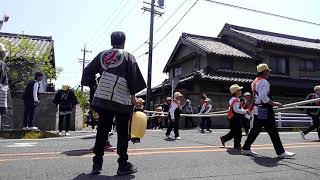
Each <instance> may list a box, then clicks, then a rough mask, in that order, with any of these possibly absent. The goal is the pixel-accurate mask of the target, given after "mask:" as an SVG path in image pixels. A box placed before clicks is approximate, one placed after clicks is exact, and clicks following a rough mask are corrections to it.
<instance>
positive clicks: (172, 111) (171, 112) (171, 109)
mask: <svg viewBox="0 0 320 180" xmlns="http://www.w3.org/2000/svg"><path fill="white" fill-rule="evenodd" d="M178 107H179V106H178V104H177V103H175V102H172V103H171V106H170V109H169V113H170V117H171V119H174V118H175V117H174V111H175V110H176V109H177V108H178Z"/></svg>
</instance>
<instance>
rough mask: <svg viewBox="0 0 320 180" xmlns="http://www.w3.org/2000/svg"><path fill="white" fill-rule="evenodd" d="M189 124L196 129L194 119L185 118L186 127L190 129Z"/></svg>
mask: <svg viewBox="0 0 320 180" xmlns="http://www.w3.org/2000/svg"><path fill="white" fill-rule="evenodd" d="M189 122H191V125H192V128H194V127H195V124H194V122H193V119H192V117H185V124H184V127H185V128H188V125H189Z"/></svg>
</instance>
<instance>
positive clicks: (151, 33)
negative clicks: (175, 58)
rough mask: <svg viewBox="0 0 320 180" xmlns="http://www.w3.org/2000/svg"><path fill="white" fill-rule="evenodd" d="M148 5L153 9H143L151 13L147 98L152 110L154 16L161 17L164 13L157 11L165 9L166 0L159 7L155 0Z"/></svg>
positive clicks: (160, 2) (147, 103) (162, 0)
mask: <svg viewBox="0 0 320 180" xmlns="http://www.w3.org/2000/svg"><path fill="white" fill-rule="evenodd" d="M143 3H145V4H147V5H150V6H151V8H148V7H143V8H141V9H142V10H144V11H148V12H150V35H149V53H148V54H149V57H148V77H147V97H146V106H147V110H149V111H150V110H151V107H150V102H151V77H152V49H153V25H154V16H155V15H159V16H161V15H162V14H163V12H160V11H158V10H156V9H155V7H156V8H160V9H163V3H164V0H158V4H159V6H157V5H155V0H151V4H150V3H148V2H143Z"/></svg>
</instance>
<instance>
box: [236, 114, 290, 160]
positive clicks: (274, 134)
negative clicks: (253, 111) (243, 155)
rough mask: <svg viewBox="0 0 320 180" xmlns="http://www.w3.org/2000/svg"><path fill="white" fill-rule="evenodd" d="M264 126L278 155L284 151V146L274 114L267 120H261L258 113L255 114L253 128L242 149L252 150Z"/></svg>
mask: <svg viewBox="0 0 320 180" xmlns="http://www.w3.org/2000/svg"><path fill="white" fill-rule="evenodd" d="M269 117H270V116H269ZM262 127H264V128H265V130H266V131H267V133H268V134H269V136H270V139H271V141H272V144H273V147H274V149H275V151H276V153H277V155H280V154H282V153H284V148H283V146H282V142H281V140H280V137H279V133H278V129H277V126H276V121H275V119H274V117H272V116H271V118H269V119H267V120H260V119H258V116H256V115H255V116H254V121H253V128H252V129H251V130H250V132H249V135H248V138H247V140H246V141H245V143H244V145H243V147H242V149H243V150H250V148H251V145H252V143H253V142H254V141H255V140H256V138H257V137H258V135H259V134H260V132H261V129H262Z"/></svg>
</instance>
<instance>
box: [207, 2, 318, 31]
mask: <svg viewBox="0 0 320 180" xmlns="http://www.w3.org/2000/svg"><path fill="white" fill-rule="evenodd" d="M204 1H207V2H211V3H215V4H219V5H222V6H228V7H232V8H236V9H241V10H246V11H251V12H254V13H259V14H264V15H269V16H274V17H278V18H282V19H288V20H292V21H297V22H302V23H306V24H311V25H316V26H320V23H315V22H311V21H307V20H302V19H297V18H292V17H288V16H283V15H278V14H273V13H269V12H265V11H260V10H255V9H250V8H245V7H242V6H237V5H233V4H227V3H223V2H218V1H213V0H204Z"/></svg>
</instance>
